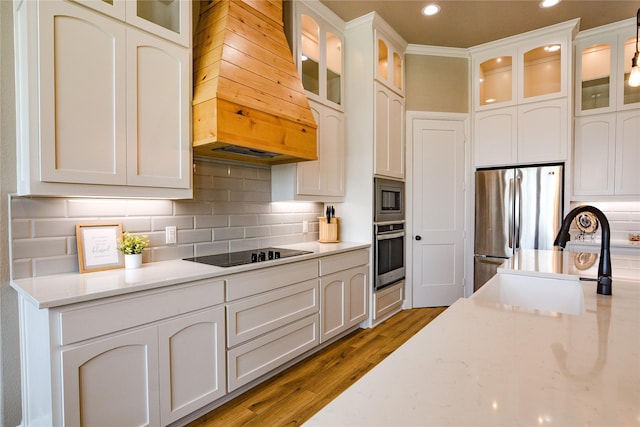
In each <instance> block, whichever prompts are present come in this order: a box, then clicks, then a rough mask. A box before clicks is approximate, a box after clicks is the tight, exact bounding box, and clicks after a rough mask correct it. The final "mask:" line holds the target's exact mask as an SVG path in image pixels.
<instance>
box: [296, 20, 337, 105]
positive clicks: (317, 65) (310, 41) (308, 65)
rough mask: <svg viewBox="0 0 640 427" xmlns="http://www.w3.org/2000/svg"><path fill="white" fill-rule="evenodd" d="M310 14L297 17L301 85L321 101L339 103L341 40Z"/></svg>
mask: <svg viewBox="0 0 640 427" xmlns="http://www.w3.org/2000/svg"><path fill="white" fill-rule="evenodd" d="M324 27H325V26H324V25H322V23H320V22H318V21H317V20H316V19H314V18H313V17H312V16H310V15H306V14H301V15H300V28H301V31H300V58H299V60H300V74H301V76H302V86H303V87H304V88H305V90H306V91H307V92H310V93H313V94H315V95H318V97H319V98H320V99H321V100H328V101H331V102H332V103H334V104H338V105H340V104H342V51H343V48H342V39H341V38H340V36H338V35H337V34H336V33H335V32H333V31H328V30H326V29H325V28H324Z"/></svg>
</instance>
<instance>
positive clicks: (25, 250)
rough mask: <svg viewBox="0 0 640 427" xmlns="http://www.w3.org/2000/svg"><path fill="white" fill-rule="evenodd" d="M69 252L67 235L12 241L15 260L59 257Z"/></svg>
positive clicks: (12, 254) (12, 253)
mask: <svg viewBox="0 0 640 427" xmlns="http://www.w3.org/2000/svg"><path fill="white" fill-rule="evenodd" d="M66 254H67V238H66V237H47V238H42V239H20V240H14V241H13V242H12V252H11V256H12V257H13V259H14V260H18V259H27V258H32V259H34V258H43V257H57V256H63V255H66Z"/></svg>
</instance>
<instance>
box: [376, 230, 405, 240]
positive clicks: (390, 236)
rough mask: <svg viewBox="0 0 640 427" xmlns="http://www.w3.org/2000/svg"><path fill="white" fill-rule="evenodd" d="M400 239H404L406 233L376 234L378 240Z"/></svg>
mask: <svg viewBox="0 0 640 427" xmlns="http://www.w3.org/2000/svg"><path fill="white" fill-rule="evenodd" d="M398 237H404V231H403V232H400V233H390V234H376V240H389V239H397V238H398Z"/></svg>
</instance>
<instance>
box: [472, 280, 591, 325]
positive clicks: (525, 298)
mask: <svg viewBox="0 0 640 427" xmlns="http://www.w3.org/2000/svg"><path fill="white" fill-rule="evenodd" d="M471 298H472V299H474V300H476V301H479V302H483V301H484V302H489V303H496V304H503V305H508V306H511V307H518V308H520V309H523V310H524V311H532V310H535V311H537V312H539V311H542V312H549V313H565V314H574V315H579V314H583V313H584V311H585V308H584V295H583V292H582V284H581V283H580V281H579V280H578V279H574V280H563V279H551V278H546V277H536V276H523V275H515V274H502V273H498V274H496V275H495V276H493V277H492V278H491V280H489V281H488V282H487V283H485V284H484V286H482V287H481V288H480V289H478V290H477V291H476V292H475V293H474V294H473V295H472V296H471Z"/></svg>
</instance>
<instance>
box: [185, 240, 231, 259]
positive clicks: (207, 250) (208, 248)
mask: <svg viewBox="0 0 640 427" xmlns="http://www.w3.org/2000/svg"><path fill="white" fill-rule="evenodd" d="M193 247H194V255H195V256H203V255H216V254H223V253H226V252H229V241H225V242H207V243H196V244H195V245H193Z"/></svg>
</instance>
